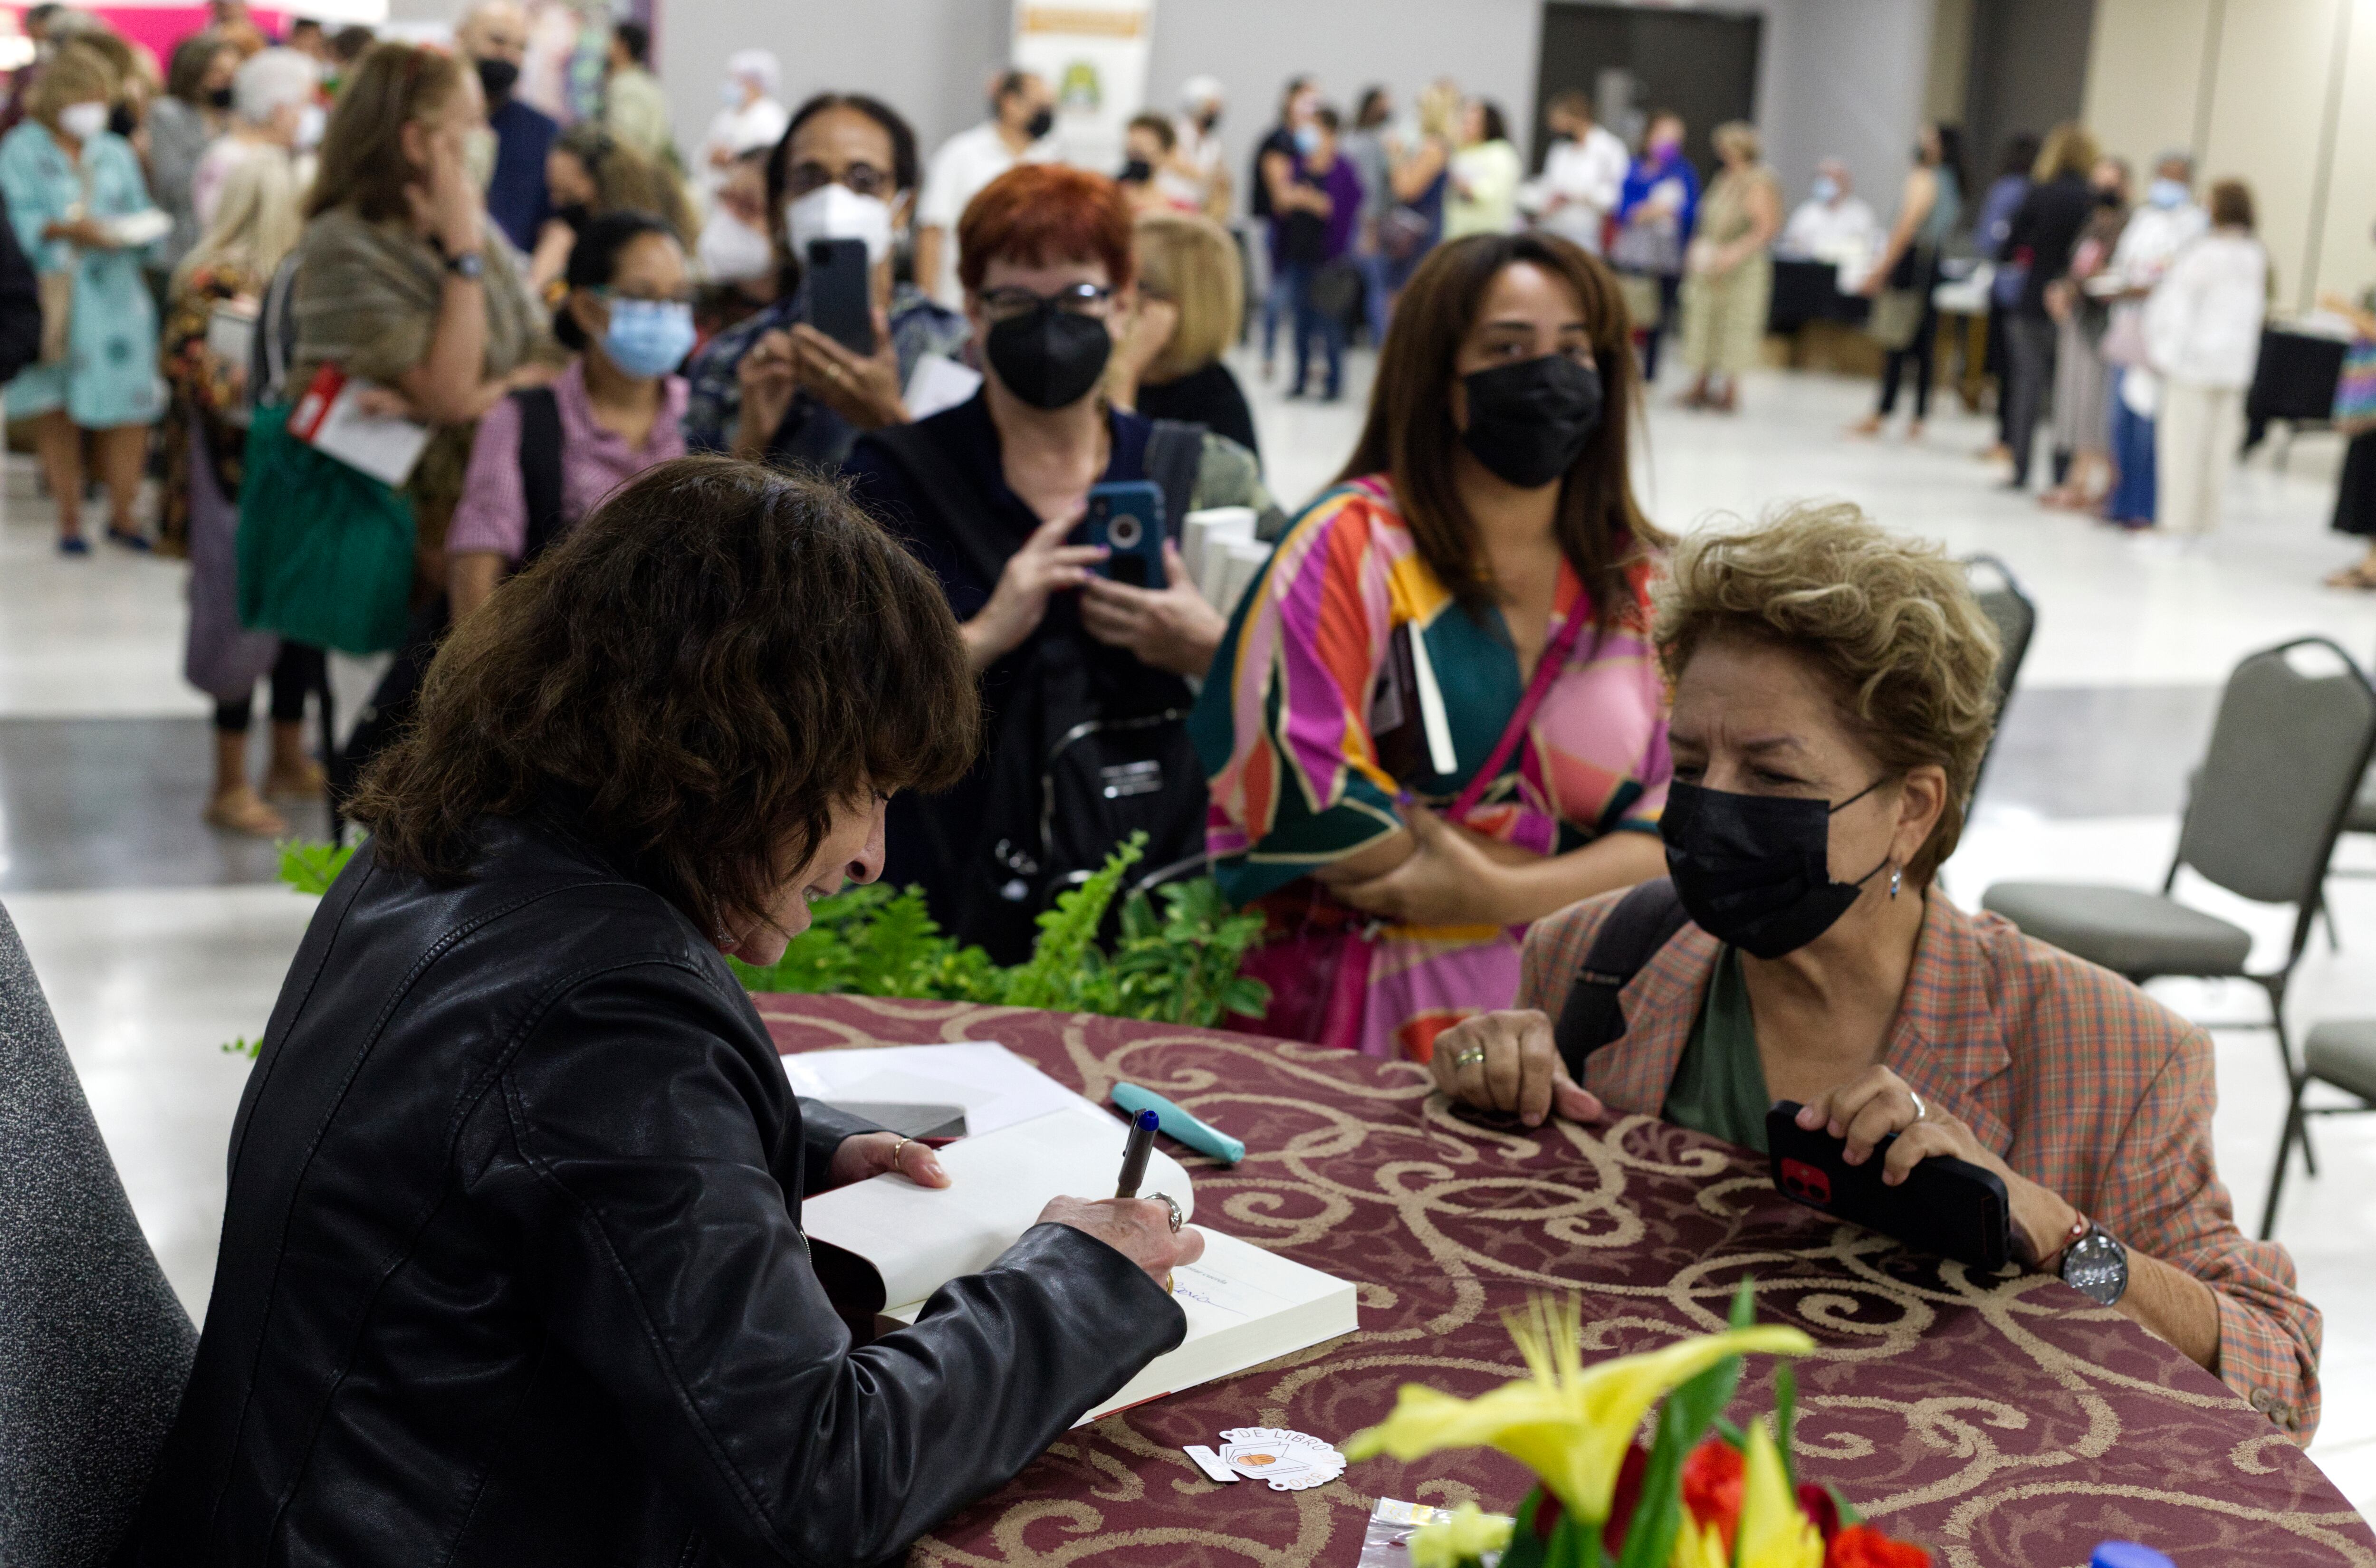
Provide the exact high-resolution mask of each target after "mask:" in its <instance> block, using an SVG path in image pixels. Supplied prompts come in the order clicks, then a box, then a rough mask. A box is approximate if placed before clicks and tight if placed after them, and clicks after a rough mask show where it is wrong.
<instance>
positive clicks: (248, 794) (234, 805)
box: [206, 790, 289, 838]
mask: <svg viewBox="0 0 2376 1568" xmlns="http://www.w3.org/2000/svg"><path fill="white" fill-rule="evenodd" d="M206 817H207V821H208V823H210V824H212V825H213V826H216V827H221V828H227V829H229V830H230V831H232V832H233V833H244V834H246V835H247V836H248V837H251V838H279V837H286V836H287V834H288V832H289V821H288V819H287V818H286V817H284V816H282V815H281V814H279V812H277V811H274V810H273V809H272V808H271V807H270V806H268V805H266V804H265V803H264V802H263V801H262V800H261V799H260V798H259V797H258V796H257V795H256V794H255V791H254V790H240V791H238V792H237V793H235V794H230V795H218V796H216V797H215V798H214V799H213V800H211V801H208V802H207V811H206Z"/></svg>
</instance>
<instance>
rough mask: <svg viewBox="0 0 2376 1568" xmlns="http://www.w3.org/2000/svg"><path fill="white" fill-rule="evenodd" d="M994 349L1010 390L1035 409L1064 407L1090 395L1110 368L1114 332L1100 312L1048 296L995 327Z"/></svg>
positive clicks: (994, 364)
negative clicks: (1076, 309) (1080, 310)
mask: <svg viewBox="0 0 2376 1568" xmlns="http://www.w3.org/2000/svg"><path fill="white" fill-rule="evenodd" d="M988 350H989V354H990V368H991V369H992V370H994V371H996V372H998V379H999V380H1000V381H1001V382H1003V383H1004V384H1005V386H1006V389H1007V390H1008V391H1009V392H1012V393H1014V394H1015V395H1016V397H1018V398H1022V399H1023V400H1024V401H1025V402H1027V403H1028V404H1030V405H1031V406H1032V407H1033V408H1035V409H1061V408H1064V407H1066V406H1067V405H1069V404H1073V403H1077V402H1079V401H1080V400H1081V399H1082V398H1086V397H1087V396H1088V394H1089V392H1090V390H1091V389H1092V388H1094V387H1095V386H1097V384H1098V378H1099V376H1101V375H1103V374H1105V373H1106V360H1107V358H1108V357H1109V356H1111V354H1112V353H1113V334H1112V333H1111V332H1108V331H1107V330H1106V324H1105V323H1104V322H1102V321H1099V319H1098V318H1097V317H1095V316H1092V315H1075V314H1074V313H1073V312H1071V311H1068V310H1059V309H1058V308H1057V307H1056V305H1055V303H1053V302H1052V301H1047V302H1042V303H1041V304H1040V308H1039V309H1037V310H1033V311H1026V312H1025V313H1024V314H1023V315H1013V316H1009V317H1007V318H1006V319H1005V320H1004V321H1002V322H1000V323H999V324H998V325H997V326H995V327H992V328H991V329H990V341H989V345H988Z"/></svg>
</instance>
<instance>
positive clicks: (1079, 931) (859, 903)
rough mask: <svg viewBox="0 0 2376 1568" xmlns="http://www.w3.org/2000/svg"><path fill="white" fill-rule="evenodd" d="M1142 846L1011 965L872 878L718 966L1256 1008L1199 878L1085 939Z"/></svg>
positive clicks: (316, 876)
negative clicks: (788, 935) (776, 940)
mask: <svg viewBox="0 0 2376 1568" xmlns="http://www.w3.org/2000/svg"><path fill="white" fill-rule="evenodd" d="M353 854H354V847H353V846H352V845H349V846H345V847H343V848H341V847H339V846H334V845H330V844H323V843H316V842H309V841H306V840H303V839H291V840H289V841H288V842H286V843H283V844H282V845H281V846H280V880H281V881H282V882H284V883H287V884H288V885H290V886H291V887H292V888H294V889H295V890H296V891H298V892H300V893H304V894H310V895H312V896H314V897H320V896H321V895H322V894H324V893H327V891H329V887H330V884H331V883H333V882H335V881H337V880H338V876H339V873H340V872H341V871H343V870H345V869H346V864H347V861H348V860H349V859H350V858H351V857H352V856H353ZM1145 854H1146V837H1145V835H1143V834H1141V835H1134V836H1133V837H1131V839H1130V841H1129V842H1128V843H1125V844H1122V845H1119V846H1117V847H1116V848H1115V849H1114V851H1113V853H1112V854H1111V855H1109V856H1107V857H1106V861H1105V864H1103V865H1102V866H1099V868H1098V870H1097V871H1096V872H1095V873H1093V874H1091V875H1090V876H1089V877H1087V879H1086V880H1084V881H1083V882H1082V884H1081V885H1080V886H1078V887H1075V888H1071V889H1069V890H1067V891H1065V892H1063V893H1060V894H1058V895H1057V897H1056V903H1055V907H1054V908H1052V909H1047V910H1044V911H1042V912H1041V914H1040V916H1039V918H1038V924H1039V927H1040V935H1039V938H1038V940H1037V942H1036V943H1035V944H1033V946H1032V949H1031V956H1030V957H1028V959H1026V960H1025V961H1024V962H1022V963H1020V964H1016V965H1013V966H1011V967H1006V968H1002V967H1000V966H999V965H997V964H995V963H992V961H991V957H990V955H989V954H987V953H985V952H983V951H982V950H981V949H980V948H979V947H973V946H968V945H964V944H960V943H958V941H957V940H956V938H955V937H953V936H950V935H949V934H947V933H946V932H944V931H942V930H941V928H940V925H939V923H938V922H937V921H934V920H933V916H932V911H931V910H930V909H927V908H926V907H925V903H924V893H923V889H921V888H919V887H909V888H904V889H899V888H890V887H885V886H883V885H880V884H877V885H873V886H867V887H853V888H850V889H849V891H848V892H845V893H837V894H835V895H834V896H833V897H830V898H820V899H818V900H817V901H816V903H815V904H814V905H813V906H811V908H810V911H809V928H808V929H807V930H806V931H804V932H801V934H800V935H798V936H796V937H794V938H792V940H791V942H790V944H787V945H786V946H785V948H784V956H783V957H781V958H780V959H778V960H777V961H776V962H775V963H773V964H769V965H766V966H765V967H764V968H763V967H760V966H756V965H752V964H745V963H743V961H742V960H741V959H739V958H731V957H730V958H729V959H727V964H728V966H729V967H730V968H732V969H733V971H734V974H735V977H736V978H737V979H738V980H741V981H742V982H743V989H745V990H747V991H753V992H777V991H780V992H802V993H806V994H810V995H821V994H829V993H838V994H842V995H851V996H908V997H916V998H920V999H922V1000H928V1001H943V1002H981V1003H991V1004H1003V1005H1005V1006H1010V1007H1044V1008H1047V1009H1049V1010H1051V1011H1053V1012H1060V1013H1102V1014H1106V1015H1108V1016H1112V1017H1118V1018H1144V1019H1148V1020H1151V1021H1155V1022H1159V1023H1168V1024H1195V1025H1203V1026H1206V1027H1210V1026H1213V1025H1217V1024H1219V1023H1221V1022H1222V1021H1223V1020H1224V1019H1225V1018H1226V1017H1227V1016H1229V1015H1230V1014H1241V1015H1244V1016H1249V1017H1260V1016H1262V1013H1263V1010H1264V1009H1265V1008H1266V1007H1268V1006H1269V1005H1270V988H1269V987H1268V986H1266V985H1264V984H1263V983H1262V982H1261V981H1260V980H1251V979H1248V978H1247V977H1245V976H1243V975H1241V974H1240V973H1239V972H1238V968H1239V965H1240V964H1241V962H1242V961H1243V959H1244V957H1245V956H1246V950H1247V949H1248V948H1250V947H1252V946H1253V944H1254V943H1255V942H1256V941H1258V940H1259V939H1260V938H1261V936H1262V930H1263V919H1262V916H1260V915H1258V914H1242V913H1233V912H1232V911H1231V910H1230V905H1229V901H1228V900H1227V899H1226V898H1224V897H1222V896H1221V890H1220V888H1219V887H1218V886H1217V885H1215V884H1214V882H1213V880H1212V879H1211V878H1210V877H1205V878H1201V879H1199V880H1197V881H1194V882H1184V883H1174V884H1172V885H1170V886H1166V887H1160V888H1158V889H1156V893H1155V897H1154V898H1149V897H1147V895H1146V893H1145V892H1143V891H1135V892H1133V893H1132V894H1131V895H1130V896H1129V897H1127V898H1125V899H1124V900H1123V906H1122V910H1121V914H1120V917H1119V925H1120V934H1119V935H1118V936H1117V937H1116V938H1115V939H1114V942H1113V944H1112V950H1111V952H1109V951H1108V950H1107V949H1106V948H1104V947H1101V946H1100V945H1099V940H1098V938H1099V932H1100V931H1101V930H1102V929H1104V927H1105V925H1106V917H1107V915H1108V913H1109V912H1110V911H1111V909H1113V903H1114V898H1115V896H1116V895H1118V894H1119V893H1120V892H1121V891H1122V885H1123V878H1124V877H1125V876H1126V875H1127V874H1128V873H1129V872H1130V868H1131V867H1133V866H1135V865H1136V864H1137V863H1138V862H1139V861H1140V860H1141V859H1142V858H1143V857H1144V856H1145ZM1158 901H1159V902H1160V905H1161V909H1160V912H1159V913H1158V908H1157V905H1158ZM260 1043H261V1042H260V1041H253V1042H252V1041H249V1040H246V1039H239V1040H234V1041H232V1042H231V1043H230V1044H227V1045H225V1046H224V1047H223V1050H225V1051H232V1052H235V1053H239V1054H244V1055H248V1056H253V1055H255V1052H256V1050H257V1047H258V1045H260Z"/></svg>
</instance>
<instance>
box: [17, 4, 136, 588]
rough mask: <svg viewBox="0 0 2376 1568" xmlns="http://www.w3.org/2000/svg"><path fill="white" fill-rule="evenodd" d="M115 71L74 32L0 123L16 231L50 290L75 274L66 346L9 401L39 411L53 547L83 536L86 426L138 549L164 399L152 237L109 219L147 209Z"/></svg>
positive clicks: (125, 530) (117, 523)
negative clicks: (112, 117)
mask: <svg viewBox="0 0 2376 1568" xmlns="http://www.w3.org/2000/svg"><path fill="white" fill-rule="evenodd" d="M115 85H116V84H115V78H114V73H113V69H112V68H111V67H110V66H109V65H108V64H107V62H106V60H105V58H104V57H103V56H101V55H100V54H98V53H95V52H94V51H91V50H89V49H85V48H82V47H79V46H76V45H72V44H69V45H67V46H66V47H65V48H63V49H61V50H59V51H58V53H57V54H56V56H55V57H54V58H53V59H52V60H51V61H50V62H49V63H48V64H47V65H44V66H43V67H42V71H41V74H40V76H39V77H36V78H35V80H34V84H33V87H32V89H31V91H30V96H29V100H28V102H27V104H26V112H27V118H26V119H25V120H24V122H23V123H22V124H20V125H18V126H17V128H16V129H15V130H13V131H10V132H9V133H8V134H7V136H6V137H0V196H6V199H7V203H8V219H9V221H10V222H12V223H14V224H15V225H16V227H17V243H18V244H20V245H22V246H23V247H24V250H25V255H27V256H28V257H29V258H30V260H31V261H32V264H33V269H34V270H35V271H36V272H38V273H40V274H42V277H43V279H44V281H43V284H42V288H43V295H44V299H45V301H47V300H48V299H49V298H50V291H51V290H52V288H53V285H51V284H50V283H49V282H48V281H47V279H49V278H50V277H53V276H56V275H61V274H64V275H67V276H71V277H72V278H73V279H74V293H73V302H72V304H71V305H70V306H69V307H68V322H67V327H66V331H65V342H64V345H63V349H64V352H63V353H62V354H60V355H58V356H57V357H56V358H55V359H54V360H45V362H42V363H40V364H34V365H30V366H28V367H27V368H26V369H25V370H24V371H23V372H22V373H21V374H18V377H17V379H16V380H14V381H12V382H10V383H9V384H8V388H7V410H8V418H10V419H11V420H22V419H30V420H32V421H34V422H35V424H34V430H35V433H36V439H37V440H38V442H39V443H40V446H41V454H42V470H43V472H44V473H45V474H46V475H47V476H48V478H49V481H50V493H51V494H52V495H53V496H54V497H56V500H57V505H58V548H59V549H60V550H62V551H64V552H66V553H68V554H75V555H78V554H82V553H85V552H88V551H89V545H88V544H86V543H85V542H84V540H83V537H82V519H81V501H82V492H83V471H82V438H83V433H85V432H89V433H90V435H91V446H92V450H93V454H94V456H95V457H96V459H97V467H98V469H99V477H100V479H101V482H103V483H104V484H105V485H106V487H107V504H108V522H107V535H108V537H109V538H110V539H112V540H115V541H116V542H118V543H120V544H123V545H125V546H128V547H130V548H133V549H136V550H146V549H147V548H148V540H147V539H146V538H145V537H144V536H143V535H142V534H141V533H140V531H139V529H138V527H137V525H136V523H135V522H134V520H133V516H132V504H133V498H134V497H135V496H136V495H137V494H138V493H139V490H140V471H141V468H142V465H143V463H144V462H145V460H146V459H147V457H148V428H149V426H151V425H153V424H154V423H156V422H157V420H158V418H159V417H160V415H162V414H163V412H164V411H165V384H164V380H163V378H162V377H161V376H160V374H158V369H157V307H156V304H155V303H154V302H153V301H152V300H151V299H150V297H149V293H148V282H147V280H146V279H144V278H143V277H142V275H141V258H142V257H143V255H146V254H147V249H148V247H147V245H146V244H141V245H125V244H122V243H121V240H120V238H119V236H118V234H117V232H115V231H114V230H113V227H112V225H113V223H114V222H115V221H116V220H121V219H124V218H127V217H130V216H132V215H133V214H136V213H140V212H148V211H152V210H154V204H153V203H151V202H150V201H149V199H148V185H147V184H145V183H144V182H143V181H142V179H141V175H140V160H139V159H138V158H137V157H136V156H135V155H134V153H133V150H132V144H131V143H129V142H127V141H125V139H124V138H123V137H119V136H116V135H114V134H113V133H112V132H110V131H109V130H108V129H107V113H108V104H109V102H110V101H111V100H112V99H113V97H114V96H115ZM43 336H44V338H45V339H48V338H49V337H50V336H51V335H50V334H49V333H46V332H45V333H44V334H43Z"/></svg>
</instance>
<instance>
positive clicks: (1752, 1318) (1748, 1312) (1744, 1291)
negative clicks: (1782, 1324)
mask: <svg viewBox="0 0 2376 1568" xmlns="http://www.w3.org/2000/svg"><path fill="white" fill-rule="evenodd" d="M1726 1319H1727V1324H1728V1325H1729V1326H1730V1327H1733V1328H1755V1327H1756V1326H1757V1281H1756V1280H1755V1279H1754V1278H1750V1279H1744V1280H1742V1281H1741V1282H1740V1289H1737V1290H1735V1291H1734V1292H1733V1293H1732V1310H1731V1311H1730V1312H1729V1313H1727V1314H1726Z"/></svg>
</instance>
